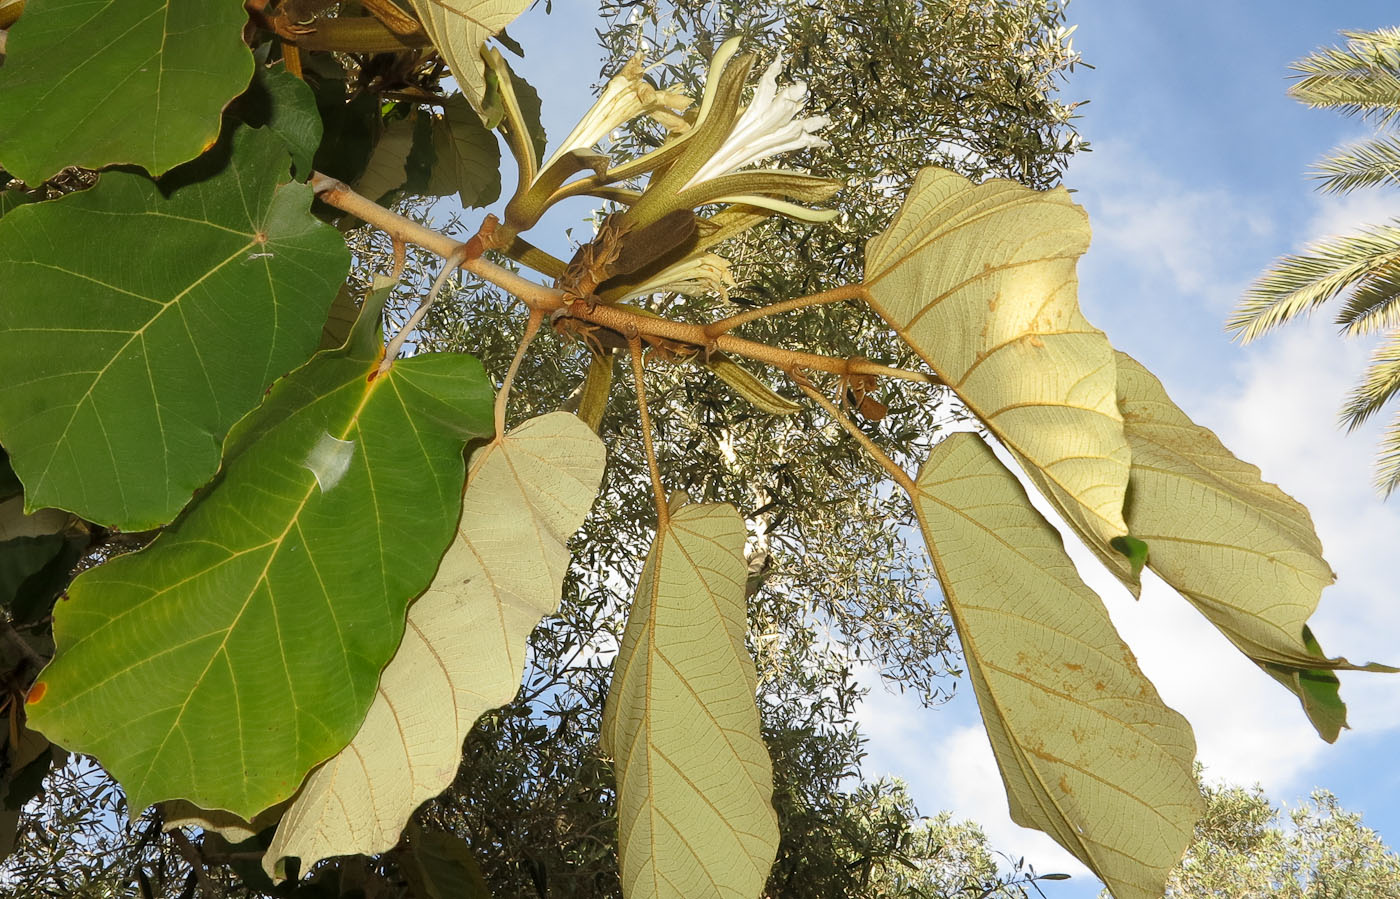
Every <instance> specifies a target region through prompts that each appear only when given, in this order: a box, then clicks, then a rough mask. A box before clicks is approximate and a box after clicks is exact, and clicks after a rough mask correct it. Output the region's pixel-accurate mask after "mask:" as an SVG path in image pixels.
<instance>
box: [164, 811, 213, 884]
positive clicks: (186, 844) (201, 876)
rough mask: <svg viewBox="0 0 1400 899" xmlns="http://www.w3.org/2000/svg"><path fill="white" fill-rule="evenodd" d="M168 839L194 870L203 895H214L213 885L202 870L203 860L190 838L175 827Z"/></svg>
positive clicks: (206, 873)
mask: <svg viewBox="0 0 1400 899" xmlns="http://www.w3.org/2000/svg"><path fill="white" fill-rule="evenodd" d="M170 839H171V840H173V841H174V843H175V848H176V849H178V850H179V851H180V854H181V855H182V856H184V857H185V861H187V862H189V863H190V867H191V868H193V869H194V876H195V877H196V878H197V879H198V881H199V887H200V889H201V890H202V891H203V893H204V895H206V896H213V895H215V893H214V883H213V881H211V880H210V879H209V872H207V871H205V870H204V859H203V858H202V857H201V856H200V854H199V850H198V849H196V848H194V844H192V843H191V842H190V838H189V837H187V836H185V834H184V832H183V831H181V830H180V828H178V827H176V828H174V829H173V830H171V831H170Z"/></svg>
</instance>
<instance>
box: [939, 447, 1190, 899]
mask: <svg viewBox="0 0 1400 899" xmlns="http://www.w3.org/2000/svg"><path fill="white" fill-rule="evenodd" d="M912 498H913V501H914V510H915V512H916V513H917V514H918V516H919V523H920V526H921V527H922V529H923V532H924V539H925V541H927V543H928V548H929V554H930V556H931V557H932V559H933V563H934V565H935V567H936V569H937V572H938V579H939V582H940V584H941V585H942V588H943V595H944V601H945V602H946V603H947V606H948V611H949V613H950V614H951V615H952V617H953V623H954V625H955V626H956V627H957V631H958V639H959V641H960V642H961V644H962V648H963V654H964V656H965V657H966V659H967V670H968V674H969V676H970V677H971V678H972V686H973V690H974V692H975V693H976V695H977V704H978V706H979V707H980V708H981V711H982V720H983V722H984V723H985V724H986V727H987V733H988V736H990V737H991V743H992V750H993V752H994V753H995V754H996V759H997V765H998V767H999V768H1000V769H1001V776H1002V780H1003V781H1004V782H1005V784H1006V791H1007V796H1008V798H1009V799H1010V804H1011V817H1012V819H1013V820H1014V821H1016V823H1018V824H1020V825H1022V826H1025V827H1034V828H1037V829H1039V830H1043V831H1045V832H1046V833H1048V834H1049V835H1050V836H1051V837H1053V838H1054V839H1055V841H1056V842H1058V843H1059V844H1060V845H1061V846H1063V847H1065V848H1066V849H1067V850H1069V851H1070V852H1071V853H1073V854H1074V855H1075V857H1077V858H1078V859H1079V860H1080V861H1082V862H1084V864H1086V865H1088V866H1089V868H1090V869H1091V870H1093V872H1094V873H1095V874H1096V875H1098V876H1099V878H1101V879H1102V880H1103V882H1104V883H1105V884H1107V885H1108V888H1109V889H1110V890H1111V891H1112V892H1113V895H1114V896H1115V897H1117V899H1149V897H1150V899H1160V897H1161V895H1162V891H1163V888H1164V884H1165V882H1166V878H1167V874H1168V872H1170V871H1171V869H1172V868H1173V867H1174V866H1175V865H1176V863H1177V862H1178V861H1179V860H1180V858H1181V855H1182V853H1183V852H1184V851H1185V850H1186V846H1187V844H1189V843H1190V841H1191V838H1192V832H1193V828H1194V826H1195V823H1196V819H1197V818H1198V817H1199V816H1200V814H1201V811H1202V801H1201V795H1200V791H1199V790H1198V789H1197V787H1196V781H1195V778H1194V777H1193V775H1192V761H1193V757H1194V755H1195V751H1196V744H1195V738H1194V737H1193V736H1192V734H1191V728H1190V725H1188V724H1187V723H1186V720H1185V719H1184V718H1182V717H1181V716H1180V715H1178V714H1177V713H1176V712H1174V711H1172V710H1171V709H1169V708H1167V706H1165V705H1164V704H1163V703H1162V701H1161V699H1160V698H1159V697H1158V695H1157V691H1156V690H1155V689H1154V688H1153V686H1152V684H1151V682H1150V681H1148V680H1147V678H1146V677H1144V676H1143V674H1142V672H1141V671H1140V670H1139V669H1138V666H1137V661H1136V660H1135V659H1134V658H1133V654H1132V652H1131V651H1129V649H1128V648H1127V647H1126V646H1125V645H1123V642H1122V640H1121V639H1120V638H1119V636H1118V634H1117V632H1116V631H1115V630H1114V628H1113V624H1112V622H1110V621H1109V618H1108V613H1107V611H1106V610H1105V609H1104V607H1103V603H1102V602H1101V601H1100V600H1099V598H1098V597H1097V596H1095V595H1094V593H1093V591H1091V590H1090V589H1089V588H1088V587H1087V586H1085V585H1084V583H1083V581H1081V580H1080V579H1079V575H1078V574H1077V573H1076V572H1075V569H1074V564H1073V563H1072V562H1071V561H1070V559H1069V556H1068V555H1067V554H1066V553H1065V550H1064V544H1063V542H1062V541H1061V539H1060V535H1059V534H1058V533H1057V532H1056V531H1055V529H1054V528H1053V527H1051V525H1050V523H1049V522H1047V521H1046V520H1045V519H1044V518H1042V517H1041V516H1040V514H1039V513H1038V512H1036V511H1035V509H1034V507H1032V506H1031V504H1030V500H1029V498H1028V497H1027V496H1026V493H1025V490H1024V489H1023V488H1022V487H1021V485H1020V483H1019V482H1018V481H1017V480H1016V477H1015V476H1014V475H1013V474H1011V472H1009V471H1008V470H1007V469H1006V468H1005V467H1004V466H1003V465H1002V464H1001V463H1000V462H999V461H998V460H997V458H996V456H995V455H993V454H992V451H991V449H989V448H988V447H987V445H986V444H985V443H983V442H982V440H981V439H979V438H978V437H977V436H976V435H974V434H967V433H963V434H954V435H952V436H951V437H949V438H948V439H947V440H944V441H943V442H942V443H940V444H938V446H936V447H934V449H933V452H932V454H931V455H930V456H929V460H928V462H927V463H926V464H925V465H924V468H923V470H922V471H921V472H920V473H919V479H918V482H917V485H916V489H915V491H914V494H913V497H912Z"/></svg>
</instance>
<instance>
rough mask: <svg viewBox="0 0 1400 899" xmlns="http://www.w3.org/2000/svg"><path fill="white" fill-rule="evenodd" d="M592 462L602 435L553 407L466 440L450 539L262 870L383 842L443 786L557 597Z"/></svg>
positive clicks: (515, 676) (584, 505)
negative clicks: (344, 742)
mask: <svg viewBox="0 0 1400 899" xmlns="http://www.w3.org/2000/svg"><path fill="white" fill-rule="evenodd" d="M603 462H604V451H603V444H602V441H601V440H599V439H598V437H597V436H596V435H594V433H593V432H592V431H591V430H589V428H588V426H587V425H585V424H584V423H583V422H582V421H580V420H579V419H578V418H577V417H576V416H574V415H570V414H569V413H567V412H554V413H550V414H549V415H545V416H542V417H540V418H535V419H531V420H530V421H527V422H525V423H524V424H522V425H521V426H520V427H518V428H516V429H515V430H514V431H512V432H511V433H510V434H508V435H507V436H506V437H505V439H504V440H503V441H499V442H492V443H490V444H487V445H486V446H485V447H483V448H482V449H480V450H478V451H477V453H476V454H475V455H474V456H473V458H472V463H471V467H470V473H469V475H468V484H467V491H466V494H465V496H464V498H463V508H462V518H461V523H460V525H459V526H458V532H457V538H456V540H455V541H454V542H453V544H452V545H451V546H450V547H449V548H448V551H447V555H446V556H445V557H444V558H443V560H442V564H441V566H440V567H439V569H438V573H437V576H436V577H435V578H434V580H433V583H432V585H431V586H430V587H429V588H428V590H427V592H426V593H424V594H423V595H422V596H421V597H419V598H418V599H417V600H416V601H415V602H414V604H413V605H412V606H411V607H410V608H409V612H408V627H407V630H406V631H405V633H404V641H403V643H402V644H401V645H400V646H399V650H398V653H397V654H396V655H395V656H394V659H393V661H391V662H390V663H389V665H388V667H386V668H385V669H384V673H383V674H382V675H381V677H380V681H379V691H378V693H377V695H376V696H375V699H374V703H373V704H372V705H371V706H370V710H369V715H368V717H366V719H365V722H364V724H363V725H362V726H361V727H360V730H359V733H357V734H356V735H355V738H354V740H352V741H351V742H350V745H349V746H347V747H346V748H345V749H344V750H343V751H341V752H340V753H339V754H338V755H336V756H335V757H334V758H332V759H331V760H329V761H328V762H326V763H325V764H324V765H322V766H321V767H320V768H318V769H316V770H315V771H314V772H312V774H311V776H310V777H309V778H308V779H307V782H306V784H305V785H304V786H303V788H302V790H301V792H300V793H299V794H298V795H297V797H296V800H295V801H294V802H293V803H292V806H291V808H290V809H289V810H288V811H287V814H286V816H285V817H284V818H283V820H282V824H281V825H280V827H279V828H278V830H277V834H276V836H275V837H274V839H273V841H272V845H271V846H270V847H269V849H268V851H267V855H266V856H265V858H264V861H263V864H264V867H265V869H266V870H267V872H268V873H269V875H276V874H277V873H278V867H279V862H280V861H281V859H283V858H285V857H287V856H295V857H297V858H299V859H300V860H301V870H303V871H305V870H308V869H309V868H310V867H311V866H312V865H314V864H315V863H316V862H318V861H320V860H321V859H322V858H326V857H329V856H334V855H345V854H354V853H360V854H364V855H372V854H375V853H379V852H384V851H385V850H387V849H390V848H392V847H393V846H394V845H395V844H396V843H398V841H399V836H400V833H401V832H402V831H403V829H404V826H405V824H406V823H407V821H408V819H409V816H410V815H412V814H413V811H414V810H415V809H416V808H418V806H419V805H421V804H422V803H423V802H424V801H425V800H427V799H429V798H431V797H433V796H436V795H437V794H439V793H441V792H442V791H443V790H445V789H446V788H447V787H448V786H449V785H450V784H451V783H452V780H453V778H454V777H455V776H456V773H457V767H458V765H459V764H460V763H461V755H462V741H463V740H465V739H466V736H467V733H468V731H470V730H471V728H472V726H473V725H474V724H475V723H476V720H477V718H478V717H479V716H480V715H481V714H482V713H483V712H485V711H487V710H488V709H492V708H495V707H497V706H501V705H504V704H505V703H507V702H509V701H510V700H511V698H512V697H513V696H514V695H515V693H516V690H517V689H519V686H520V677H521V674H522V671H523V668H524V663H525V643H526V639H527V638H528V637H529V635H530V632H531V631H532V630H534V628H535V626H536V625H537V624H539V622H540V620H541V619H542V618H544V617H545V616H546V615H550V614H552V613H553V612H555V611H556V610H557V609H558V607H559V595H560V590H561V589H562V587H563V582H564V571H565V569H566V568H567V567H568V562H569V552H568V549H567V547H566V543H567V542H568V540H569V538H570V537H571V536H572V535H573V533H574V531H576V530H577V529H578V527H579V526H580V525H581V524H582V523H583V519H584V516H585V515H587V514H588V510H589V508H590V507H591V506H592V504H593V499H594V497H595V496H596V495H597V492H598V485H599V483H600V482H601V480H602V476H603Z"/></svg>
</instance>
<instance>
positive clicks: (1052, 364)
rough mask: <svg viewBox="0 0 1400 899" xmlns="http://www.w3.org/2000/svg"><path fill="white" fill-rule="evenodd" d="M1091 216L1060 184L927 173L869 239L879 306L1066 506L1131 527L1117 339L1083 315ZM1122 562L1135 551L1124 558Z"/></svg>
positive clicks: (1106, 527)
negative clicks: (1082, 280)
mask: <svg viewBox="0 0 1400 899" xmlns="http://www.w3.org/2000/svg"><path fill="white" fill-rule="evenodd" d="M1088 246H1089V222H1088V219H1087V217H1086V216H1085V214H1084V210H1083V209H1081V208H1080V207H1079V206H1076V205H1075V204H1074V202H1073V201H1072V200H1071V199H1070V197H1069V194H1068V192H1066V191H1065V190H1064V189H1062V188H1060V189H1056V190H1053V191H1048V192H1041V191H1034V190H1030V189H1029V188H1026V187H1023V186H1021V185H1019V184H1016V183H1014V182H1011V181H1002V180H993V181H988V182H986V183H984V184H980V185H973V184H972V183H971V182H970V181H968V180H967V179H966V178H963V177H962V176H961V175H958V174H956V173H954V172H949V171H946V170H944V169H937V168H927V169H924V170H923V171H921V172H919V174H918V176H917V177H916V178H915V180H914V185H913V187H912V188H911V189H910V191H909V196H908V197H907V198H906V199H905V201H904V205H903V207H902V208H901V209H900V211H899V214H898V215H897V216H896V217H895V219H894V221H893V222H891V223H890V226H889V228H888V229H887V230H886V231H885V232H884V233H883V234H881V235H880V236H879V237H877V238H875V239H874V240H872V241H870V243H869V244H868V245H867V247H866V260H865V268H866V276H865V280H866V284H867V285H868V287H869V291H870V294H871V298H872V305H873V306H874V307H875V310H876V311H877V312H879V313H880V315H881V316H882V317H883V318H884V319H885V320H886V321H887V322H889V323H890V325H892V326H893V327H894V329H895V330H896V331H897V332H899V335H900V336H901V337H903V338H904V339H905V340H906V341H907V342H908V343H909V345H910V346H912V347H913V348H914V350H915V351H917V352H918V354H919V355H920V356H922V357H923V358H924V360H925V361H926V362H928V364H929V365H931V366H932V367H933V369H934V371H935V372H937V373H938V376H939V377H940V378H942V379H943V380H944V381H945V382H946V383H947V384H949V385H950V386H951V387H952V388H953V389H954V390H955V391H957V394H958V396H959V397H961V399H962V400H963V402H964V403H966V404H967V406H968V407H969V408H970V409H972V411H973V412H975V413H976V414H977V416H978V417H979V418H980V419H981V420H982V421H983V423H985V424H986V426H987V427H988V429H989V430H991V432H992V433H993V434H995V435H996V437H997V439H998V440H1000V441H1001V442H1002V443H1003V444H1004V445H1005V446H1006V447H1007V449H1009V450H1010V451H1011V453H1012V455H1014V456H1015V457H1016V459H1017V461H1018V462H1020V463H1021V465H1022V467H1023V468H1024V469H1025V471H1026V474H1027V475H1028V476H1029V477H1030V478H1031V479H1032V480H1033V481H1035V483H1036V484H1037V486H1038V487H1040V489H1041V491H1042V492H1044V493H1045V494H1046V496H1047V497H1048V498H1050V499H1051V501H1052V502H1054V503H1055V504H1056V505H1057V506H1058V507H1060V509H1061V510H1062V511H1063V512H1064V514H1065V515H1066V516H1067V517H1069V518H1070V519H1071V520H1072V521H1074V522H1075V523H1076V525H1077V526H1079V527H1081V528H1083V529H1084V530H1086V531H1088V532H1089V533H1092V534H1095V535H1098V536H1099V537H1100V538H1101V539H1102V541H1103V542H1104V543H1107V542H1109V541H1111V540H1113V539H1115V538H1119V537H1122V536H1124V534H1125V532H1126V527H1125V525H1124V522H1123V512H1122V510H1123V494H1124V491H1125V489H1126V488H1127V484H1128V461H1129V451H1128V443H1127V440H1126V438H1125V437H1124V436H1123V420H1122V417H1121V416H1120V415H1119V412H1118V405H1117V403H1116V402H1115V394H1114V364H1113V349H1112V347H1110V346H1109V344H1108V340H1107V339H1106V338H1105V337H1104V335H1103V332H1102V331H1099V330H1098V329H1097V328H1095V327H1093V326H1092V325H1090V324H1089V323H1088V322H1087V321H1086V320H1085V319H1084V316H1083V315H1082V314H1081V313H1080V311H1079V303H1078V300H1077V298H1076V290H1077V287H1078V281H1077V279H1076V276H1075V271H1074V268H1075V262H1076V261H1077V260H1078V258H1079V257H1080V256H1081V255H1082V254H1083V253H1084V251H1085V250H1086V249H1087V248H1088ZM1124 564H1126V560H1125V561H1124Z"/></svg>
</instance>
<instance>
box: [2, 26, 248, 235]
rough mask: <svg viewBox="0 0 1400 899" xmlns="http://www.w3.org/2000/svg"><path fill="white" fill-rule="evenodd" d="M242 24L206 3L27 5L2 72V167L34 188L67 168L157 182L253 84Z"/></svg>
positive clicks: (203, 142) (202, 144)
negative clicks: (124, 167) (114, 168)
mask: <svg viewBox="0 0 1400 899" xmlns="http://www.w3.org/2000/svg"><path fill="white" fill-rule="evenodd" d="M247 21H248V15H247V13H246V12H245V11H244V10H243V7H242V6H241V5H240V4H237V3H227V2H210V0H206V2H196V3H179V2H174V0H122V2H120V3H118V2H113V0H103V2H98V3H90V2H85V0H45V2H42V3H30V4H29V5H28V7H27V8H26V10H25V14H24V16H23V17H21V18H20V20H19V22H17V23H16V24H15V26H14V27H13V28H11V29H10V32H9V40H8V42H7V44H6V47H5V66H4V68H0V96H3V97H4V98H5V102H4V103H0V162H2V163H3V164H4V166H5V168H6V169H7V170H9V172H10V173H11V174H13V175H14V176H15V177H16V178H19V179H20V180H21V181H24V182H26V183H28V184H38V183H39V182H41V181H43V180H44V179H46V178H49V177H51V176H52V175H53V174H54V173H56V172H57V171H58V170H59V169H62V168H63V167H65V166H70V165H77V166H82V167H84V168H90V169H96V168H102V167H104V166H108V165H113V164H117V163H135V164H136V165H139V166H142V167H143V168H145V169H146V170H147V171H148V172H150V173H151V174H153V175H159V174H160V173H162V172H164V171H166V170H167V169H170V168H172V167H174V166H176V165H178V164H179V163H182V162H184V161H185V160H187V159H193V158H194V157H196V156H198V155H199V154H200V153H202V152H204V150H206V149H207V148H208V147H209V146H210V145H211V144H213V143H214V139H215V138H216V137H217V136H218V134H219V116H220V113H221V112H222V111H223V108H224V106H225V105H226V104H227V103H228V102H229V101H230V100H232V99H233V98H234V97H235V96H237V95H238V94H239V93H241V92H242V91H243V89H244V88H245V87H247V86H248V79H249V78H251V77H252V75H253V55H252V53H251V52H250V51H249V49H248V45H247V44H245V43H244V42H243V26H244V25H245V24H247ZM57 97H61V98H62V102H57V100H56V98H57ZM153 245H154V244H153Z"/></svg>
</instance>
